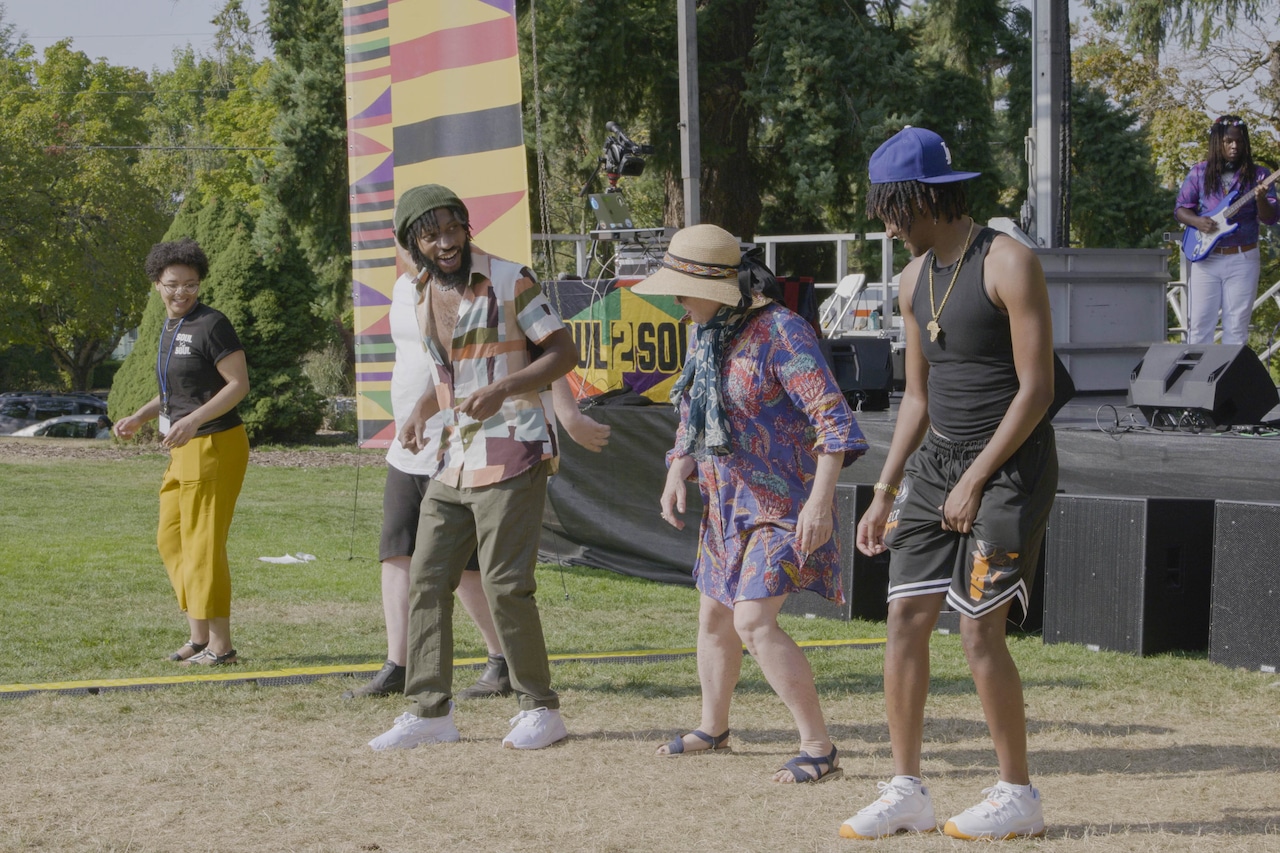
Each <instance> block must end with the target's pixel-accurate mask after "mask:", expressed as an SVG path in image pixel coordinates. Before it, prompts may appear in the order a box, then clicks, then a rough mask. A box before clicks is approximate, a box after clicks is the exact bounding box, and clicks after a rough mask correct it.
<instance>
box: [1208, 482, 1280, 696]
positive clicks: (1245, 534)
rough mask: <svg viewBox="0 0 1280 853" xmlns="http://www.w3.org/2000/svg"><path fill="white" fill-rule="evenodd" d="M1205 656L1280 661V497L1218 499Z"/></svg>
mask: <svg viewBox="0 0 1280 853" xmlns="http://www.w3.org/2000/svg"><path fill="white" fill-rule="evenodd" d="M1214 519H1215V520H1214V525H1213V605H1212V608H1211V610H1210V622H1209V660H1211V661H1213V662H1214V663H1220V664H1225V665H1227V666H1240V667H1244V668H1246V669H1252V670H1261V671H1263V672H1276V671H1277V668H1278V667H1280V503H1240V502H1236V501H1218V506H1217V511H1216V512H1215V515H1214Z"/></svg>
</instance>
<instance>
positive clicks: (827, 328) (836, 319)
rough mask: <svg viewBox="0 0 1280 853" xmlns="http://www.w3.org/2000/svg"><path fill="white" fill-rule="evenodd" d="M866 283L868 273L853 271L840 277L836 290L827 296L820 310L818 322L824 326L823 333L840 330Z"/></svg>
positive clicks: (829, 333) (830, 333)
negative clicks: (842, 322)
mask: <svg viewBox="0 0 1280 853" xmlns="http://www.w3.org/2000/svg"><path fill="white" fill-rule="evenodd" d="M866 285H867V275H866V273H860V272H856V273H851V274H849V275H847V276H845V277H844V278H842V279H840V281H839V282H838V283H837V284H836V289H835V292H834V293H832V294H831V295H830V296H828V297H827V298H826V300H825V301H824V302H823V303H822V308H821V309H820V310H819V312H818V324H819V325H820V326H822V331H823V333H825V334H826V335H827V336H831V335H832V334H834V333H836V332H838V331H839V330H840V323H841V321H842V320H843V319H844V317H845V315H846V314H848V313H849V309H850V308H852V307H853V301H854V300H855V299H857V298H858V294H860V293H861V292H862V290H863V288H864V287H866Z"/></svg>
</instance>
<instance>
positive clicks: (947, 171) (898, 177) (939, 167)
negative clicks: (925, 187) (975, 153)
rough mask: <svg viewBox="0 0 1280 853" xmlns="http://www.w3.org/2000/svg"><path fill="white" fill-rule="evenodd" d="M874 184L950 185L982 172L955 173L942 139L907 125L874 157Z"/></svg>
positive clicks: (886, 142)
mask: <svg viewBox="0 0 1280 853" xmlns="http://www.w3.org/2000/svg"><path fill="white" fill-rule="evenodd" d="M868 171H869V172H870V174H871V183H873V184H891V183H897V182H898V181H920V182H921V183H924V184H949V183H951V182H953V181H967V180H969V179H970V178H976V177H978V176H979V175H981V174H982V173H981V172H956V171H953V170H952V169H951V151H950V150H948V148H947V143H945V142H943V141H942V137H941V136H939V135H938V134H936V133H934V132H933V131H932V130H926V129H925V128H923V127H912V126H911V125H907V126H906V127H904V128H903V129H902V130H900V131H898V132H897V133H895V134H894V135H893V136H891V137H889V138H888V139H887V140H886V141H885V143H884V144H883V145H881V146H880V147H879V148H877V149H876V153H874V154H872V155H871V162H870V163H869V164H868Z"/></svg>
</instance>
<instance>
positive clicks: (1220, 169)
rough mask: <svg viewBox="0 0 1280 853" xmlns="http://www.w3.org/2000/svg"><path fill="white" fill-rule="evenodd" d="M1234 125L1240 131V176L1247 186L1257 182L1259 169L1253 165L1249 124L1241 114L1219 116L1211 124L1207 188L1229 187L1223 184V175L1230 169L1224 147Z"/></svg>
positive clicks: (1205, 178)
mask: <svg viewBox="0 0 1280 853" xmlns="http://www.w3.org/2000/svg"><path fill="white" fill-rule="evenodd" d="M1233 127H1234V128H1238V129H1239V131H1240V159H1239V160H1237V161H1236V168H1237V169H1239V172H1240V178H1241V180H1243V181H1244V185H1245V186H1246V187H1247V186H1250V185H1252V184H1253V183H1254V182H1255V179H1256V177H1257V172H1258V169H1257V167H1256V166H1254V165H1253V146H1252V145H1250V144H1249V126H1248V125H1247V124H1245V123H1244V119H1242V118H1240V116H1233V115H1225V116H1218V117H1217V118H1216V119H1215V120H1214V122H1213V124H1212V125H1210V126H1209V156H1208V158H1207V159H1206V162H1205V168H1204V186H1205V189H1206V190H1209V191H1213V190H1216V189H1219V188H1221V189H1223V190H1225V189H1227V187H1224V186H1222V175H1223V173H1224V172H1226V171H1228V170H1229V167H1228V165H1227V158H1226V155H1225V154H1224V153H1223V147H1224V143H1225V142H1226V139H1227V131H1228V130H1230V129H1231V128H1233Z"/></svg>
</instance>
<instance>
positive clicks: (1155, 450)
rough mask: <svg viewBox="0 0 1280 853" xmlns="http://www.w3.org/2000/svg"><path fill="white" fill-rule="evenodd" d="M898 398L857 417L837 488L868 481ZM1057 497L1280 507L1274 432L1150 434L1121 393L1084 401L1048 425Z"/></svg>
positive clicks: (1279, 444) (1278, 437)
mask: <svg viewBox="0 0 1280 853" xmlns="http://www.w3.org/2000/svg"><path fill="white" fill-rule="evenodd" d="M899 399H900V396H899V395H894V396H893V398H892V402H891V405H890V408H889V410H888V411H883V412H860V413H859V414H858V424H859V425H860V426H861V427H862V431H863V433H865V434H866V436H867V441H868V442H869V443H870V444H871V451H870V452H869V453H868V454H867V455H866V456H864V457H863V458H862V459H859V460H858V461H857V462H855V463H854V464H853V465H851V466H849V467H848V468H846V469H845V470H844V472H843V474H842V475H841V477H840V481H841V482H842V483H874V482H875V480H876V475H877V474H879V473H880V466H881V465H882V464H883V462H884V457H885V453H886V452H887V451H888V449H889V441H890V439H891V438H892V436H893V424H894V422H895V421H896V420H897V408H898V401H899ZM1053 428H1054V439H1055V440H1056V442H1057V445H1058V468H1059V472H1058V491H1060V492H1063V493H1065V494H1069V495H1109V496H1126V497H1180V498H1211V499H1213V500H1235V501H1280V429H1270V430H1266V431H1260V432H1259V433H1258V434H1247V433H1245V432H1243V431H1241V430H1237V431H1233V432H1225V433H1210V432H1204V433H1200V434H1198V435H1197V434H1194V433H1189V432H1167V431H1161V430H1155V429H1151V428H1150V427H1147V426H1146V421H1145V420H1144V419H1143V417H1142V415H1141V414H1140V413H1139V412H1138V410H1137V409H1136V408H1129V407H1127V406H1126V395H1124V394H1112V395H1082V396H1079V397H1076V398H1075V399H1073V400H1072V401H1071V402H1069V403H1067V405H1066V406H1064V407H1063V408H1062V411H1060V412H1058V414H1057V416H1056V417H1055V418H1054V419H1053Z"/></svg>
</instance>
